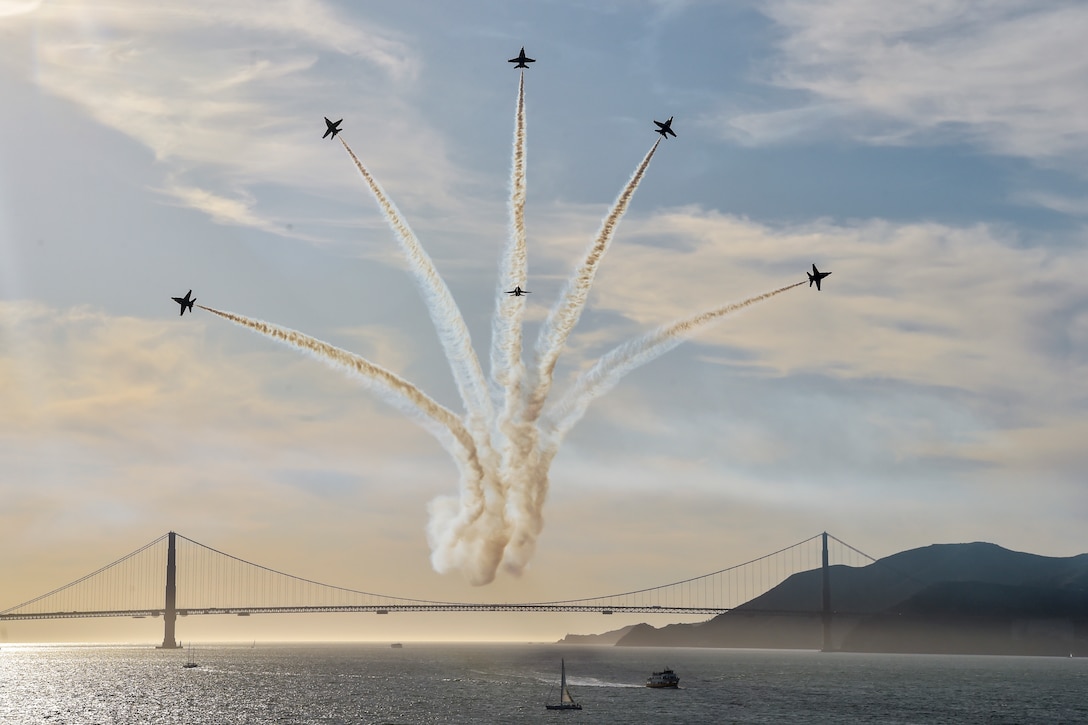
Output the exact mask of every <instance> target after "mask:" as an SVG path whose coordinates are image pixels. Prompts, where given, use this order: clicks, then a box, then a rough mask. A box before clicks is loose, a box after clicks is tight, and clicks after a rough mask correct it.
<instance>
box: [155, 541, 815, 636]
mask: <svg viewBox="0 0 1088 725" xmlns="http://www.w3.org/2000/svg"><path fill="white" fill-rule="evenodd" d="M825 546H826V539H825ZM177 555H178V551H177V534H175V533H174V532H173V531H171V532H170V534H169V544H168V546H167V549H166V607H165V608H164V610H163V613H162V614H163V616H162V623H163V635H162V645H161V646H160V647H159V649H177V648H178V643H177V640H175V639H174V625H175V624H176V623H177V620H178V606H177V605H178V560H177ZM824 559H825V561H826V559H827V556H826V554H825V555H824Z"/></svg>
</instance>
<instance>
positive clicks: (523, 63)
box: [506, 47, 536, 68]
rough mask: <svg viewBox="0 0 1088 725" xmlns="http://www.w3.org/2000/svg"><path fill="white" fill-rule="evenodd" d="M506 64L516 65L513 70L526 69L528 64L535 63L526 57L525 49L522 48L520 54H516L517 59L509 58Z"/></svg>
mask: <svg viewBox="0 0 1088 725" xmlns="http://www.w3.org/2000/svg"><path fill="white" fill-rule="evenodd" d="M506 62H507V63H517V65H516V66H514V67H515V68H528V67H529V65H528V64H529V63H536V60H534V59H533V58H528V57H526V55H525V48H524V47H522V49H521V52H520V53H518V57H517V58H511V59H510V60H508V61H506Z"/></svg>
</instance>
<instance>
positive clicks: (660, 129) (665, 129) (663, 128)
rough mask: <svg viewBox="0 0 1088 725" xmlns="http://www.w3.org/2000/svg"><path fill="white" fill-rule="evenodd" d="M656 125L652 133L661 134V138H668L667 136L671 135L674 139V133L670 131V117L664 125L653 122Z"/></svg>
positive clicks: (659, 122)
mask: <svg viewBox="0 0 1088 725" xmlns="http://www.w3.org/2000/svg"><path fill="white" fill-rule="evenodd" d="M654 123H656V124H657V128H656V129H654V133H659V134H661V138H668V137H669V134H672V137H673V138H676V132H675V131H673V130H672V116H669V120H668V121H665V123H661V121H654Z"/></svg>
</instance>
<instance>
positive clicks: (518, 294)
mask: <svg viewBox="0 0 1088 725" xmlns="http://www.w3.org/2000/svg"><path fill="white" fill-rule="evenodd" d="M506 294H508V295H514V296H515V297H521V296H522V295H528V294H532V292H530V291H529V290H527V289H522V288H521V287H515V288H514V289H512V290H507V292H506Z"/></svg>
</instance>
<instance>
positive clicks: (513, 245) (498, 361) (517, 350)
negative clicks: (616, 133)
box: [491, 71, 528, 405]
mask: <svg viewBox="0 0 1088 725" xmlns="http://www.w3.org/2000/svg"><path fill="white" fill-rule="evenodd" d="M525 185H526V182H525V72H524V71H522V73H521V82H520V83H519V84H518V103H517V111H516V113H515V116H514V153H513V161H512V164H511V172H510V237H509V241H508V242H507V245H506V248H505V249H504V250H503V260H502V265H501V268H500V274H499V280H498V291H497V292H496V301H495V318H494V319H495V323H494V325H493V328H492V338H491V340H492V342H491V375H492V378H493V379H494V381H495V383H496V385H497V386H498V387H499V389H500V391H501V392H502V395H503V398H504V400H505V402H506V404H507V405H509V404H510V401H511V399H514V398H516V397H517V396H518V391H519V390H520V387H521V385H520V384H521V379H522V378H523V377H524V376H523V375H518V374H516V369H517V368H518V367H519V366H520V365H521V331H522V320H523V319H524V314H525V306H526V304H527V303H526V302H525V301H524V300H521V299H516V298H510V297H508V296H507V295H506V294H505V292H504V288H505V286H506V285H510V286H511V287H514V286H518V287H523V288H524V287H525V286H526V278H527V276H528V271H527V266H528V265H527V260H528V251H527V245H526V241H525V199H526V192H525Z"/></svg>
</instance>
